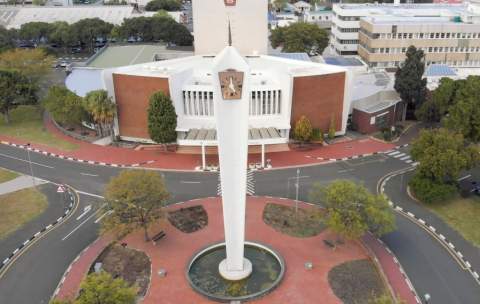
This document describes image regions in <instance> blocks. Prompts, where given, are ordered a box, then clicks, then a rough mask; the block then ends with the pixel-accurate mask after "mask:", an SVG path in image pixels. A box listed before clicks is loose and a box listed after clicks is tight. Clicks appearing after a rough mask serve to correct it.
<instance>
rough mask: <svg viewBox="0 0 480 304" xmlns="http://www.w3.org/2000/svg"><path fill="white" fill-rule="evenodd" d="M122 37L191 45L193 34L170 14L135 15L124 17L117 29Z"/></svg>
mask: <svg viewBox="0 0 480 304" xmlns="http://www.w3.org/2000/svg"><path fill="white" fill-rule="evenodd" d="M117 33H118V35H119V36H120V37H121V38H123V39H128V38H129V37H140V38H142V40H143V41H145V42H151V41H163V42H167V43H168V42H173V43H175V44H176V45H192V43H193V36H192V35H191V34H190V32H189V31H188V29H187V28H186V27H185V26H184V25H182V24H179V23H178V22H176V21H175V20H173V18H171V17H170V16H165V15H163V14H161V13H160V15H154V16H153V17H135V18H128V19H125V20H124V21H123V23H122V25H121V26H120V27H118V30H117Z"/></svg>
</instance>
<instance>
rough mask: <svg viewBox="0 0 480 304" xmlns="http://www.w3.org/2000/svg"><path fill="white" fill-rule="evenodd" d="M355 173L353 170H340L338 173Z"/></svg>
mask: <svg viewBox="0 0 480 304" xmlns="http://www.w3.org/2000/svg"><path fill="white" fill-rule="evenodd" d="M352 171H355V169H345V170H340V171H338V173H346V172H352Z"/></svg>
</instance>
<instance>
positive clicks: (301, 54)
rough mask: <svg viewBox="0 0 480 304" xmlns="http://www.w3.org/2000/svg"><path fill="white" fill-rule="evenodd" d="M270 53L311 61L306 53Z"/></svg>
mask: <svg viewBox="0 0 480 304" xmlns="http://www.w3.org/2000/svg"><path fill="white" fill-rule="evenodd" d="M271 55H272V56H276V57H281V58H286V59H294V60H301V61H310V62H311V61H312V60H311V59H310V57H309V56H308V54H307V53H275V54H271ZM327 63H328V62H327Z"/></svg>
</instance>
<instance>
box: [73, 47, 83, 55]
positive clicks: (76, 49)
mask: <svg viewBox="0 0 480 304" xmlns="http://www.w3.org/2000/svg"><path fill="white" fill-rule="evenodd" d="M81 52H82V48H81V47H78V46H76V47H72V49H71V53H72V54H78V53H81Z"/></svg>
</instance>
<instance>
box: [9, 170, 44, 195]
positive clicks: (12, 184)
mask: <svg viewBox="0 0 480 304" xmlns="http://www.w3.org/2000/svg"><path fill="white" fill-rule="evenodd" d="M44 183H45V181H44V180H42V179H39V178H35V182H34V179H32V177H31V176H27V175H21V176H19V177H17V178H15V179H12V180H10V181H8V182H5V183H1V184H0V195H2V194H6V193H10V192H15V191H18V190H22V189H25V188H30V187H33V186H35V185H37V186H38V185H41V184H44Z"/></svg>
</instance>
